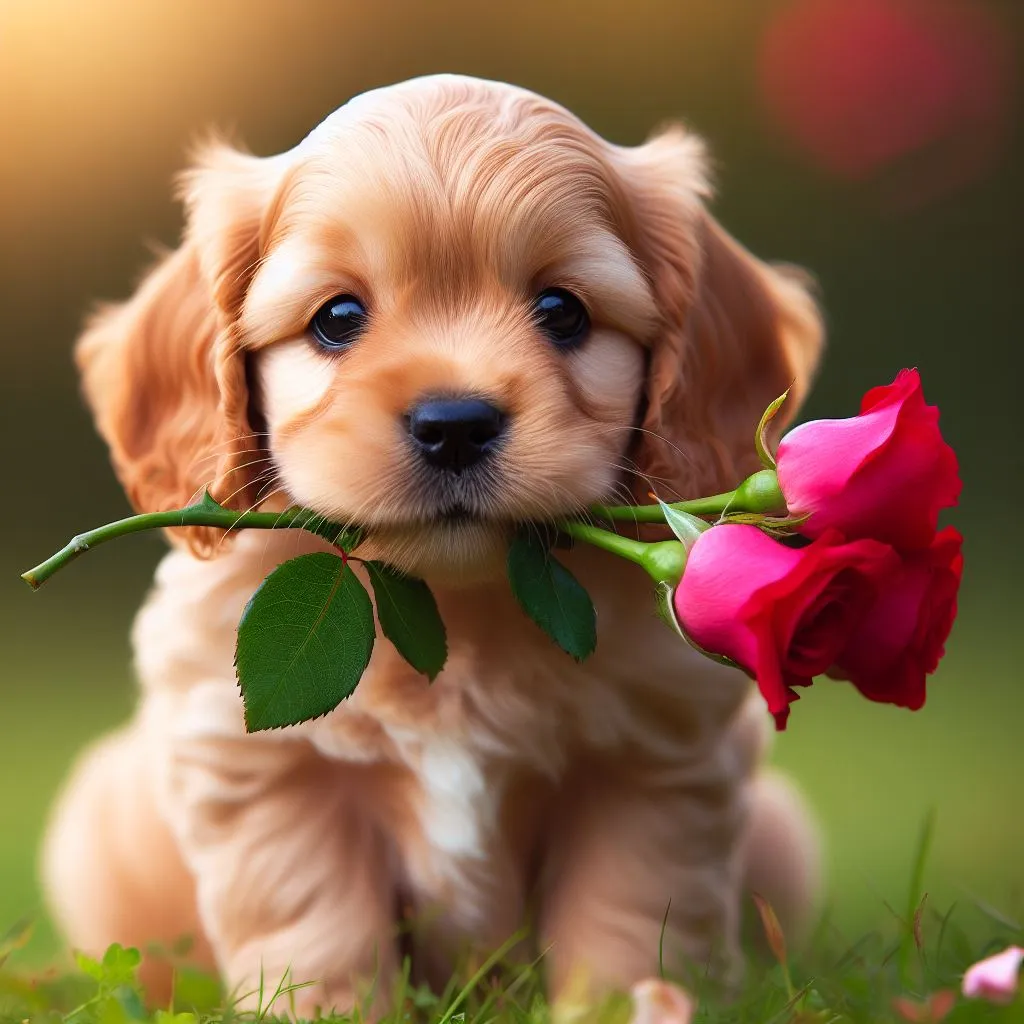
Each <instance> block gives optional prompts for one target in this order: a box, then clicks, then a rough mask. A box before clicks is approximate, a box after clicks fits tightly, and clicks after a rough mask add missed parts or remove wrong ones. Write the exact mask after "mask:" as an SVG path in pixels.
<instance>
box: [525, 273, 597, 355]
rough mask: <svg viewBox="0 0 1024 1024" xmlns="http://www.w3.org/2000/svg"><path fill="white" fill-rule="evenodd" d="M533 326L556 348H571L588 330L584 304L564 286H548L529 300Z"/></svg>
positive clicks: (581, 341)
mask: <svg viewBox="0 0 1024 1024" xmlns="http://www.w3.org/2000/svg"><path fill="white" fill-rule="evenodd" d="M533 315H534V319H535V320H536V321H537V326H538V327H539V328H540V329H541V330H542V331H543V332H544V333H545V334H546V335H547V336H548V337H549V338H550V339H551V341H553V342H554V343H555V344H556V345H557V346H558V347H559V348H575V347H576V346H577V345H580V344H582V343H583V342H584V341H585V340H586V337H587V334H588V333H589V331H590V317H589V316H588V315H587V310H586V307H585V306H584V305H583V303H582V302H580V300H579V299H578V298H576V296H575V295H573V293H572V292H567V291H566V290H565V289H564V288H548V289H546V290H545V291H542V292H541V293H540V295H538V296H537V298H536V299H534V301H533Z"/></svg>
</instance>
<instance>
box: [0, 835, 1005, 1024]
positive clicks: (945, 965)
mask: <svg viewBox="0 0 1024 1024" xmlns="http://www.w3.org/2000/svg"><path fill="white" fill-rule="evenodd" d="M922 849H923V848H922ZM911 892H913V887H911ZM912 906H913V912H912V914H911V915H910V917H909V918H906V917H904V918H897V917H895V916H891V917H890V922H889V927H888V928H887V929H885V930H880V931H875V932H871V933H869V934H866V935H864V936H862V937H861V938H860V939H859V940H858V941H856V942H852V943H850V942H846V941H844V940H843V939H842V938H841V937H840V936H839V935H838V933H837V932H836V930H835V929H834V927H833V926H832V925H831V923H830V921H829V919H828V918H827V917H825V918H823V919H822V921H821V924H820V926H819V928H818V929H817V931H816V933H815V934H814V935H813V936H812V938H811V940H810V941H809V942H808V943H807V951H806V952H805V954H804V955H803V956H797V957H795V958H793V960H792V962H790V960H789V958H788V956H787V954H786V951H785V945H784V942H782V943H780V942H779V941H778V939H777V937H776V941H775V942H774V943H771V944H772V945H773V946H774V948H775V950H776V954H775V956H776V959H775V961H774V962H773V960H772V959H771V958H769V957H766V956H764V955H757V954H755V955H752V956H751V958H750V962H749V963H748V969H747V972H746V981H745V983H744V985H743V987H742V989H741V991H740V992H739V993H738V994H734V995H733V996H732V997H730V998H725V997H723V996H722V994H721V993H720V992H717V991H716V990H715V988H714V986H713V985H712V984H711V983H710V982H709V981H708V980H707V979H706V978H705V977H703V976H702V975H701V973H700V972H699V971H694V972H693V973H691V974H690V975H688V976H686V977H681V978H678V979H673V980H676V981H678V982H679V983H680V984H682V985H683V986H684V987H685V988H686V989H687V991H689V992H690V993H691V995H692V996H693V997H694V998H695V1000H696V1003H697V1011H696V1014H695V1016H694V1024H704V1022H706V1024H748V1022H749V1024H812V1022H814V1024H844V1022H850V1024H862V1022H863V1024H886V1022H893V1024H901V1022H906V1021H911V1022H924V1024H928V1022H935V1024H937V1021H938V1020H940V1019H945V1020H947V1021H948V1022H949V1024H971V1022H975V1021H978V1022H981V1021H991V1022H997V1024H998V1022H1005V1024H1021V1022H1024V996H1020V995H1019V996H1018V998H1017V1000H1016V1001H1015V1002H1013V1003H1011V1004H1010V1005H1007V1006H994V1005H991V1004H988V1003H985V1002H979V1001H977V1000H967V999H965V998H963V997H962V996H960V995H959V988H960V982H961V978H962V976H963V972H964V971H965V970H966V968H967V967H968V966H969V965H970V964H971V963H973V962H974V961H976V960H977V959H979V958H981V957H982V956H985V955H989V954H991V953H993V952H997V951H999V950H1000V949H1002V948H1004V947H1005V946H1007V945H1010V944H1021V943H1024V928H1022V927H1021V925H1020V924H1019V923H1017V922H1014V921H1012V920H1010V919H1008V918H1007V917H1005V916H1003V915H996V914H992V913H990V912H988V911H986V910H985V909H984V908H982V907H974V908H968V907H961V908H956V907H953V908H949V909H948V910H947V911H945V912H943V913H940V912H939V911H938V910H936V909H935V908H930V906H929V903H928V899H927V896H926V895H925V894H921V896H920V898H919V899H917V900H915V901H913V905H912ZM972 913H973V914H978V915H980V916H981V917H982V918H983V919H984V922H985V934H986V938H985V939H984V940H983V941H977V940H972V938H971V937H970V934H971V932H972V931H973V932H976V931H977V929H965V928H964V927H962V926H961V921H960V920H959V919H958V918H962V917H964V916H966V915H970V914H972ZM769 914H770V912H769ZM25 939H26V928H25V926H24V925H21V926H17V927H15V928H14V929H12V930H11V931H10V932H9V933H8V935H7V936H6V938H0V1024H8V1022H10V1024H16V1022H18V1024H20V1022H24V1021H33V1022H35V1021H38V1022H41V1024H47V1022H53V1024H57V1022H65V1021H66V1022H68V1024H128V1022H130V1021H152V1022H154V1024H217V1022H228V1021H238V1022H243V1021H263V1020H271V1019H277V1018H274V1017H272V1016H271V1015H270V1013H269V1007H271V1006H272V1005H276V1006H277V1007H280V1006H281V1003H280V1002H275V1001H276V1000H278V998H279V997H280V999H281V1000H283V1002H284V1005H285V1006H287V1005H288V1004H289V1001H290V998H291V996H292V995H293V994H294V992H295V991H297V990H298V989H299V988H301V987H302V986H295V985H291V984H290V983H289V980H288V978H282V979H279V980H277V981H276V984H274V979H265V982H263V983H261V985H260V989H259V991H258V992H255V993H252V995H254V996H255V997H256V999H255V1002H256V1008H255V1009H246V1010H238V1009H235V1005H236V1003H237V1002H239V1000H232V999H230V998H225V996H224V994H223V993H222V992H221V990H220V988H219V987H218V985H217V984H216V982H215V981H214V980H213V979H210V978H208V977H205V976H203V975H200V974H197V973H194V972H189V971H187V970H185V971H181V972H180V973H179V974H178V976H177V981H176V985H175V993H174V997H173V999H172V1001H171V1003H170V1004H169V1005H168V1006H167V1007H164V1008H153V1007H150V1008H149V1009H147V1008H146V1005H145V994H144V992H143V991H142V988H141V986H140V984H139V982H138V977H137V969H138V965H139V962H140V954H139V952H138V951H137V950H133V949H122V948H121V947H120V946H112V947H111V948H110V949H109V950H108V951H107V953H106V955H105V956H104V957H103V959H102V960H100V961H97V960H92V959H90V958H88V957H84V956H78V957H77V965H76V969H75V970H73V971H69V972H66V973H60V972H57V971H55V970H52V969H51V970H46V971H43V972H41V973H40V972H38V971H36V972H33V971H31V970H25V969H23V968H19V966H18V961H17V957H18V951H19V948H20V947H21V946H22V945H23V944H24V942H25ZM508 945H511V943H510V944H508ZM507 948H508V947H507V946H506V947H505V949H507ZM504 951H505V950H504V949H503V950H498V951H497V952H496V953H495V954H494V955H492V956H491V957H490V958H489V959H487V960H484V961H482V962H479V963H477V964H475V965H469V966H466V967H464V968H463V969H462V970H460V971H459V972H458V973H457V974H456V975H455V976H454V977H453V978H452V980H451V982H450V983H449V985H448V987H447V988H446V990H445V991H444V992H440V993H435V992H431V991H430V990H429V989H427V988H423V987H417V986H414V985H412V984H411V983H410V981H409V971H408V963H406V969H405V970H404V971H403V973H402V975H401V977H400V978H399V980H398V982H397V983H396V986H395V990H394V998H393V1005H394V1006H395V1007H396V1009H395V1010H394V1011H393V1012H392V1013H391V1014H390V1015H389V1016H388V1017H386V1018H385V1022H386V1024H391V1022H394V1024H400V1022H401V1024H466V1022H469V1021H473V1022H480V1024H505V1022H508V1024H547V1022H549V1021H551V1020H552V1019H553V1017H554V1019H555V1020H559V1019H560V1018H559V1017H558V1016H557V1015H555V1014H554V1012H553V1010H552V1007H551V1006H550V1005H549V1004H548V1003H547V1002H546V1000H545V998H544V987H543V963H542V962H540V961H538V962H535V963H533V964H529V965H527V966H525V967H524V966H517V967H513V966H509V965H506V964H505V963H503V962H502V955H503V953H504ZM5 960H6V963H4V961H5ZM940 1007H941V1009H940ZM630 1016H631V1002H630V999H629V997H628V996H626V995H616V996H613V997H611V998H610V999H608V1000H607V1001H605V1002H604V1003H602V1004H601V1005H600V1006H596V1007H593V1008H592V1009H591V1010H589V1011H586V1012H584V1013H582V1014H581V1015H580V1016H578V1017H575V1018H574V1021H575V1022H576V1024H582V1022H587V1024H589V1022H591V1021H592V1022H594V1024H627V1022H628V1021H629V1020H630ZM328 1019H332V1020H338V1021H353V1022H360V1021H362V1020H363V1019H364V1017H363V1014H362V1012H361V1011H360V1010H359V1009H357V1010H356V1011H355V1012H354V1013H353V1014H351V1015H348V1016H344V1017H338V1018H328Z"/></svg>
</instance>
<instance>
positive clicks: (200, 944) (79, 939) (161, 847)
mask: <svg viewBox="0 0 1024 1024" xmlns="http://www.w3.org/2000/svg"><path fill="white" fill-rule="evenodd" d="M153 767H154V760H153V757H152V746H151V745H150V744H149V743H148V742H147V738H146V736H145V734H144V732H143V728H142V726H141V725H140V724H139V723H137V722H136V723H133V724H132V725H130V726H128V727H126V728H124V729H122V730H121V731H119V732H117V733H115V734H113V735H111V736H109V737H107V738H106V739H104V740H103V741H101V742H100V743H99V744H97V745H96V746H95V747H93V748H92V749H91V750H89V751H87V752H86V754H85V755H84V757H83V758H82V759H81V760H80V762H79V764H78V765H77V767H76V769H75V771H74V772H73V774H72V777H71V780H70V782H69V784H68V785H67V787H66V788H65V790H64V792H63V794H62V795H61V798H60V800H59V801H58V803H57V807H56V809H55V812H54V815H53V818H52V820H51V823H50V827H49V829H48V832H47V836H46V840H45V844H44V850H43V864H42V873H43V882H44V886H45V889H46V895H47V899H48V902H49V904H50V906H51V909H52V912H53V915H54V917H55V919H56V921H57V923H58V925H59V927H60V928H61V930H62V931H63V933H64V935H65V937H66V938H67V940H68V941H69V942H70V944H71V945H72V946H74V947H76V948H78V949H81V950H83V951H85V952H88V953H89V954H91V955H93V956H100V955H102V953H103V952H104V950H105V949H106V948H107V946H109V945H110V944H111V943H112V942H120V943H121V944H122V945H125V946H137V947H140V948H143V949H144V948H145V947H146V946H147V945H148V944H150V943H154V942H155V943H160V944H161V945H163V946H169V945H170V944H172V943H174V942H175V941H177V940H178V939H181V938H183V937H191V938H192V939H193V942H194V945H193V947H192V951H191V953H190V957H189V959H190V960H191V961H192V962H195V963H196V964H197V965H199V966H201V967H204V968H207V969H211V970H212V969H213V957H212V954H211V952H210V949H209V945H208V943H207V942H206V938H205V936H204V935H203V932H202V928H201V927H200V924H199V915H198V912H197V910H196V899H195V884H194V882H193V879H192V876H191V874H190V873H189V872H188V871H187V869H186V868H185V865H184V864H183V862H182V859H181V856H180V854H179V852H178V846H177V843H176V842H175V840H174V838H173V836H172V835H171V833H170V831H169V830H168V828H167V826H166V824H165V823H164V821H163V820H162V819H161V817H160V815H159V814H158V813H157V810H156V786H155V781H154V778H153ZM171 980H172V970H171V966H170V964H169V963H167V962H166V961H161V960H159V959H154V958H153V957H151V956H147V957H145V959H144V961H143V966H142V981H143V983H144V985H145V987H146V992H147V995H148V996H149V998H150V1000H151V1001H152V1002H153V1003H154V1004H166V1002H167V999H168V997H169V996H170V986H171Z"/></svg>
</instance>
